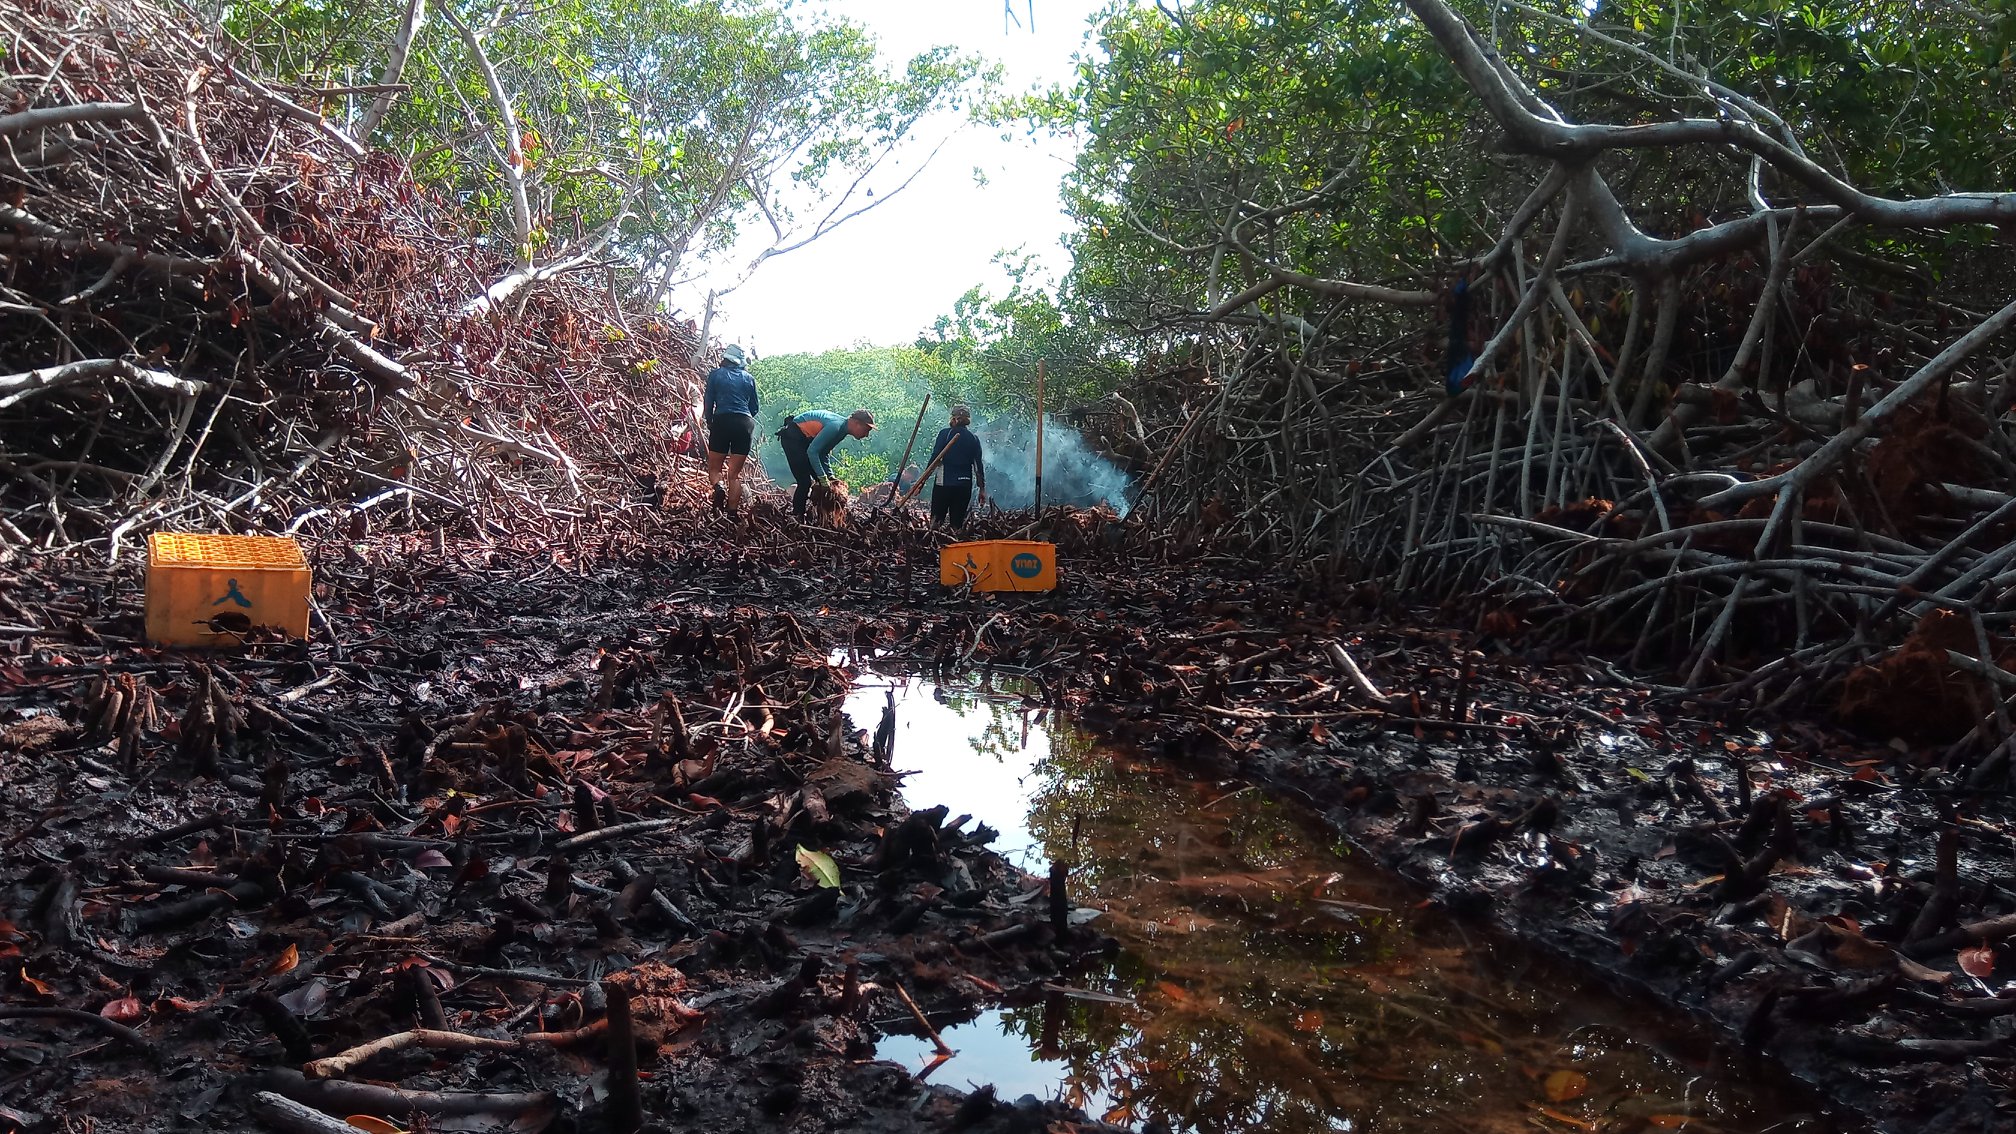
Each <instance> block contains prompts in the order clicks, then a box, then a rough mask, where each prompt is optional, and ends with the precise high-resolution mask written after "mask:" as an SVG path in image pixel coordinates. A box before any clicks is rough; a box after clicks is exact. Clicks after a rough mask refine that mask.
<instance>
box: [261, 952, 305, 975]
mask: <svg viewBox="0 0 2016 1134" xmlns="http://www.w3.org/2000/svg"><path fill="white" fill-rule="evenodd" d="M300 963H301V950H300V949H299V948H298V947H296V946H293V945H289V946H287V948H285V949H284V950H282V951H281V953H280V955H279V956H278V957H275V958H273V963H272V964H270V965H267V966H266V971H265V973H264V974H263V975H265V976H279V975H280V974H281V973H284V972H287V971H288V970H290V969H292V968H293V967H294V966H295V965H298V964H300Z"/></svg>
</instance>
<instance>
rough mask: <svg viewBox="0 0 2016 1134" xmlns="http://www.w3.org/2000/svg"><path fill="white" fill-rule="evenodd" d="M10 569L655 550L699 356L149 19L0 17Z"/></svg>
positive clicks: (673, 326)
mask: <svg viewBox="0 0 2016 1134" xmlns="http://www.w3.org/2000/svg"><path fill="white" fill-rule="evenodd" d="M13 7H14V11H13V18H12V19H11V20H10V24H11V27H10V31H11V37H10V49H11V51H12V52H13V56H14V58H16V59H17V60H18V61H19V64H20V66H18V67H17V68H15V71H16V72H17V73H16V74H14V75H12V76H10V77H8V78H6V79H4V80H0V265H4V267H5V270H6V283H5V289H4V295H0V298H4V300H5V303H4V305H0V342H4V344H5V345H6V348H7V354H8V358H9V360H10V365H9V367H8V369H12V370H18V371H19V372H18V373H9V374H4V375H0V435H4V436H5V437H6V438H7V439H8V440H7V442H6V443H5V444H4V445H0V546H4V545H7V544H13V545H16V546H30V547H37V548H41V549H45V550H57V549H62V548H66V547H71V546H75V545H77V544H79V543H82V542H84V541H87V540H93V539H100V540H102V539H105V538H106V537H108V536H109V537H110V538H111V550H112V552H113V554H114V556H115V557H116V555H117V554H118V553H119V551H120V549H121V547H122V546H130V543H129V541H131V540H133V539H135V538H136V537H137V533H140V532H143V531H145V530H146V529H148V528H150V527H154V526H158V525H170V526H175V527H200V528H208V529H212V530H231V531H247V530H255V531H265V532H275V531H306V532H327V531H347V530H350V529H353V528H354V529H358V530H360V531H361V530H362V529H364V528H366V527H368V526H369V524H370V523H371V521H372V519H373V518H374V517H381V516H387V515H389V514H393V513H403V514H401V515H400V516H399V519H400V521H401V524H402V526H410V525H411V523H413V522H415V521H419V522H424V523H427V524H429V525H433V526H440V527H449V528H459V529H462V530H466V531H469V532H471V533H481V534H483V535H485V536H487V537H490V538H492V539H498V540H507V541H508V540H526V541H528V542H533V543H537V544H539V545H542V546H545V545H551V544H553V543H555V542H556V541H569V540H579V539H584V538H593V539H594V540H596V541H606V540H607V539H609V538H615V537H618V536H621V535H623V534H625V533H628V534H630V535H634V534H635V533H638V532H641V531H644V530H648V528H649V525H650V524H651V523H652V520H651V513H650V512H649V510H647V509H641V508H638V507H635V506H634V505H635V504H638V503H651V502H653V498H654V497H655V496H656V494H657V493H658V491H659V484H660V483H661V480H662V473H663V470H664V468H665V467H666V465H667V464H668V463H669V461H670V459H671V458H672V457H673V456H674V454H673V453H672V452H671V451H670V447H671V446H674V445H676V444H678V443H680V442H681V441H683V440H685V439H686V436H687V435H686V432H685V423H686V421H687V420H688V418H689V416H690V406H691V405H692V404H693V402H694V401H695V386H696V383H697V377H696V375H695V373H694V370H693V367H692V364H691V362H692V356H693V354H694V352H695V350H696V349H697V344H696V336H695V332H694V329H693V328H692V327H691V326H690V325H688V324H684V323H677V322H674V321H671V320H669V319H667V318H664V317H662V316H656V315H649V314H646V313H645V312H644V309H643V307H642V305H641V303H636V302H633V301H632V300H630V299H628V298H626V296H627V294H628V290H627V289H628V288H629V285H630V282H631V281H629V280H627V279H626V278H624V276H623V274H622V273H621V272H620V271H619V270H618V269H617V268H616V267H614V266H612V265H604V264H601V263H599V262H593V261H590V262H585V263H582V264H578V265H576V266H575V267H574V270H573V271H572V273H571V274H563V275H557V276H552V277H550V278H542V279H541V280H539V281H538V282H537V283H536V284H532V285H528V286H524V287H520V288H518V289H516V290H515V291H511V292H510V293H509V294H507V295H504V296H503V298H495V299H493V298H492V295H493V292H498V293H501V292H503V291H504V290H505V289H501V288H497V287H496V284H497V282H498V281H500V280H505V279H508V278H511V277H512V276H513V273H514V260H513V257H512V254H511V252H510V249H509V248H508V246H507V245H508V242H499V241H498V240H496V239H494V238H490V239H484V238H476V239H472V238H471V236H470V233H471V231H472V230H473V231H479V232H480V231H481V230H482V228H483V226H482V224H481V223H480V222H479V221H477V220H476V219H475V218H472V217H471V216H469V215H468V214H467V213H465V212H464V211H463V210H461V209H460V208H458V207H456V206H455V205H453V204H452V203H450V202H448V201H446V200H444V199H443V197H442V195H441V194H440V193H439V192H437V191H436V190H434V189H431V188H429V187H427V186H424V185H420V184H416V183H415V182H414V180H413V178H412V176H411V173H410V171H409V170H408V168H407V166H406V164H405V163H404V162H403V161H402V160H401V159H399V158H398V157H396V156H394V155H391V154H386V153H382V152H376V151H371V150H367V149H365V148H363V147H361V146H359V145H358V144H357V143H356V142H355V141H354V140H352V139H351V138H349V137H348V136H347V135H345V134H343V133H342V132H341V131H339V130H338V129H336V128H335V127H334V126H332V125H330V124H329V123H327V122H325V121H324V120H323V119H322V118H321V117H320V116H319V115H318V114H317V113H316V112H315V111H314V110H313V109H312V106H311V105H310V104H311V103H312V102H313V99H314V97H315V92H313V91H305V90H298V89H281V88H277V87H274V86H271V85H268V84H266V83H264V82H262V81H261V80H260V79H259V78H258V77H257V76H256V75H254V74H252V73H250V72H249V71H247V70H245V69H244V68H243V67H242V66H241V65H240V63H239V62H238V61H237V60H236V58H235V57H234V56H231V55H229V54H227V53H226V52H224V51H221V50H220V49H219V48H218V47H217V46H216V45H215V42H214V41H213V40H211V39H208V38H205V37H202V36H199V35H197V34H195V33H193V32H192V31H191V30H190V29H189V28H188V27H187V26H186V25H185V23H184V21H183V20H182V19H181V18H179V17H177V16H175V15H172V14H170V13H169V12H167V11H165V10H163V9H160V8H157V7H155V6H153V5H151V4H149V3H145V2H141V0H111V2H110V3H105V4H96V5H91V6H88V7H87V8H83V9H80V8H78V7H77V6H76V5H71V4H61V3H46V2H42V0H24V2H23V3H20V4H16V5H14V6H13Z"/></svg>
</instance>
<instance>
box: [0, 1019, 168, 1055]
mask: <svg viewBox="0 0 2016 1134" xmlns="http://www.w3.org/2000/svg"><path fill="white" fill-rule="evenodd" d="M35 1019H43V1020H63V1021H65V1022H67V1023H72V1024H82V1025H84V1026H85V1027H87V1028H96V1029H98V1030H99V1031H101V1032H104V1033H105V1034H106V1035H108V1036H111V1037H113V1038H114V1039H121V1040H125V1041H126V1042H127V1043H129V1044H131V1045H133V1046H134V1047H135V1048H137V1049H139V1050H140V1051H142V1052H145V1053H146V1054H148V1055H150V1056H151V1055H154V1054H155V1050H154V1044H153V1041H151V1040H149V1039H148V1038H147V1037H146V1036H143V1035H141V1034H140V1033H139V1032H137V1031H134V1030H133V1029H132V1028H129V1027H127V1026H126V1025H124V1024H122V1023H120V1022H118V1021H117V1020H108V1019H106V1018H105V1017H103V1016H100V1015H99V1014H98V1013H96V1012H86V1011H83V1010H82V1009H78V1008H0V1020H35Z"/></svg>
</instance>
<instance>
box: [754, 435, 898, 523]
mask: <svg viewBox="0 0 2016 1134" xmlns="http://www.w3.org/2000/svg"><path fill="white" fill-rule="evenodd" d="M874 429H875V415H874V414H872V413H869V412H868V411H867V410H865V409H857V410H855V411H854V412H853V413H851V414H849V415H847V416H846V417H841V416H840V415H839V414H837V413H834V412H833V411H831V410H806V411H805V412H804V413H801V414H798V415H796V416H794V417H793V418H791V420H789V421H787V422H785V423H784V428H782V429H780V430H778V431H777V440H778V441H779V442H781V443H782V444H783V446H784V460H785V461H786V462H787V463H789V464H790V466H791V476H792V478H793V479H795V480H796V481H797V482H798V490H797V491H796V492H794V493H792V494H791V511H792V513H793V514H795V515H796V516H797V517H798V518H799V519H801V520H802V519H804V518H805V501H806V499H807V498H808V497H810V496H811V495H812V486H813V485H814V484H830V483H832V482H833V466H832V465H831V464H830V463H829V462H830V460H831V458H832V456H833V449H834V447H835V446H837V445H839V444H840V442H842V441H844V440H846V439H847V438H849V437H854V438H861V437H866V436H868V434H869V433H870V432H872V431H873V430H874Z"/></svg>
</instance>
